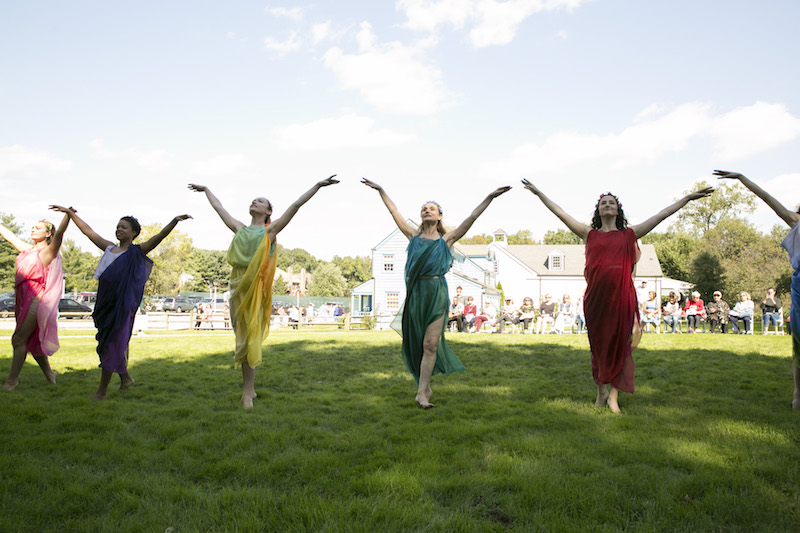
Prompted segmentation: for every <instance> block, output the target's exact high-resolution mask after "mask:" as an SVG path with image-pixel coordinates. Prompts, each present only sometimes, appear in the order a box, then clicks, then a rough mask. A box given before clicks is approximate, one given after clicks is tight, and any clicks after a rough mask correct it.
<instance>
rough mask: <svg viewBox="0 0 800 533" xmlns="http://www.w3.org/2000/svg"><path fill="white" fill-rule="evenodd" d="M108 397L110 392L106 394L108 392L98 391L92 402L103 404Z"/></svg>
mask: <svg viewBox="0 0 800 533" xmlns="http://www.w3.org/2000/svg"><path fill="white" fill-rule="evenodd" d="M107 395H108V392H106V391H97V392H95V393H94V396H92V401H93V402H102V401H103V400H105V399H106V396H107Z"/></svg>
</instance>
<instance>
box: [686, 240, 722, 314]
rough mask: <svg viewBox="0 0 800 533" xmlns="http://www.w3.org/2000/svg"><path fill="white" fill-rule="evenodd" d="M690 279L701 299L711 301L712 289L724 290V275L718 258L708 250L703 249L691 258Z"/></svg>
mask: <svg viewBox="0 0 800 533" xmlns="http://www.w3.org/2000/svg"><path fill="white" fill-rule="evenodd" d="M691 279H692V283H694V288H695V290H696V291H697V292H699V293H700V297H701V298H702V299H703V301H705V302H708V301H711V297H712V295H713V294H714V291H717V290H721V291H723V293H724V290H725V275H724V274H723V273H722V265H720V262H719V258H717V257H716V256H715V255H712V254H710V253H709V252H706V251H703V252H700V253H699V254H697V255H696V256H695V257H694V259H693V260H692V266H691Z"/></svg>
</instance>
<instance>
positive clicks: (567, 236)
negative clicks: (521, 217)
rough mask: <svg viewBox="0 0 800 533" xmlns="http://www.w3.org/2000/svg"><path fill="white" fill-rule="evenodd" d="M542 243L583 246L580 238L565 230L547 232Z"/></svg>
mask: <svg viewBox="0 0 800 533" xmlns="http://www.w3.org/2000/svg"><path fill="white" fill-rule="evenodd" d="M542 242H543V243H544V244H583V241H582V240H581V238H580V237H578V236H577V235H575V234H574V233H572V232H571V231H569V230H565V229H558V230H556V231H553V230H547V233H545V234H544V239H543V240H542Z"/></svg>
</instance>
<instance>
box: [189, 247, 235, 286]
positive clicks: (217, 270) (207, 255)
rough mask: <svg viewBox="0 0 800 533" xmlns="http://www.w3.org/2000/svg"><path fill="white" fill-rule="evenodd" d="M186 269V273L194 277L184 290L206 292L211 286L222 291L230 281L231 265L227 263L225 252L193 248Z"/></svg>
mask: <svg viewBox="0 0 800 533" xmlns="http://www.w3.org/2000/svg"><path fill="white" fill-rule="evenodd" d="M186 268H187V270H186V273H188V274H191V275H192V276H194V278H193V279H192V280H191V281H189V282H188V283H187V284H186V285H185V287H184V288H185V289H186V290H189V291H207V290H209V287H211V286H216V287H218V289H221V290H222V291H225V290H227V287H228V284H229V283H230V279H231V265H230V264H229V263H228V257H227V252H224V251H221V250H200V249H197V248H194V249H192V253H191V255H190V256H189V259H188V261H187V264H186Z"/></svg>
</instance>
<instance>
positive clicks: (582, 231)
mask: <svg viewBox="0 0 800 533" xmlns="http://www.w3.org/2000/svg"><path fill="white" fill-rule="evenodd" d="M522 185H524V186H525V188H526V189H528V190H529V191H531V192H532V193H533V194H535V195H536V196H538V197H539V200H541V201H542V203H543V204H544V206H545V207H546V208H547V209H549V210H550V212H551V213H553V214H554V215H555V216H557V217H558V218H559V219H561V222H563V223H564V224H566V226H567V227H568V228H569V230H570V231H571V232H572V233H574V234H575V235H577V236H578V237H580V238H581V239H583V241H584V242H585V241H586V236H587V235H589V231H590V230H591V229H592V228H590V227H589V226H588V225H587V224H584V223H582V222H578V221H577V220H576V219H575V218H573V217H572V216H570V215H568V214H567V212H566V211H564V210H563V209H561V206H559V205H557V204H556V203H555V202H553V201H552V200H551V199H550V198H548V197H547V196H545V195H544V193H543V192H542V191H540V190H539V188H538V187H536V186H535V185H534V184H533V183H531V182H530V181H528V180H522Z"/></svg>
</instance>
